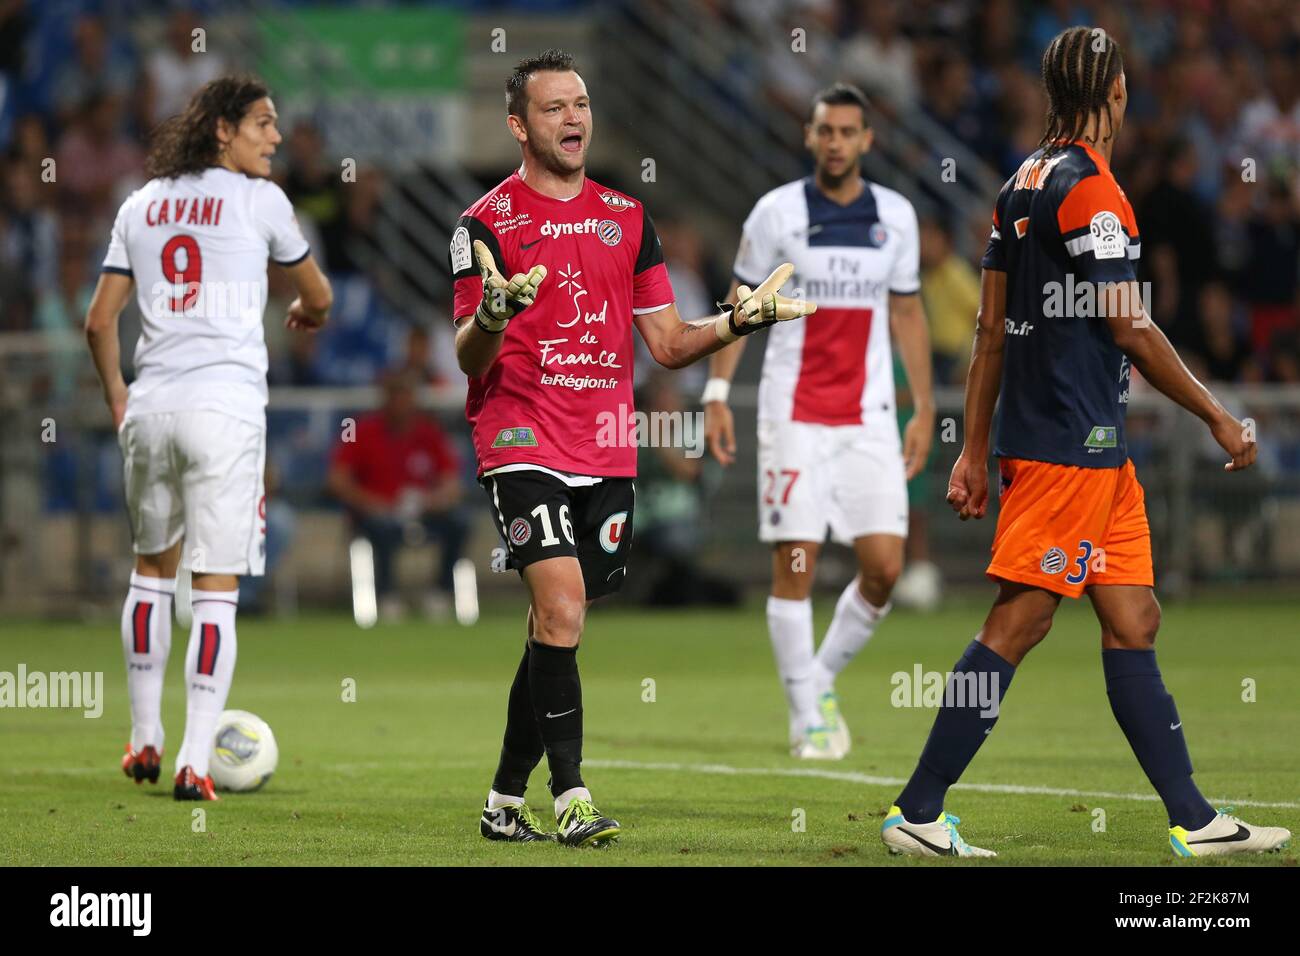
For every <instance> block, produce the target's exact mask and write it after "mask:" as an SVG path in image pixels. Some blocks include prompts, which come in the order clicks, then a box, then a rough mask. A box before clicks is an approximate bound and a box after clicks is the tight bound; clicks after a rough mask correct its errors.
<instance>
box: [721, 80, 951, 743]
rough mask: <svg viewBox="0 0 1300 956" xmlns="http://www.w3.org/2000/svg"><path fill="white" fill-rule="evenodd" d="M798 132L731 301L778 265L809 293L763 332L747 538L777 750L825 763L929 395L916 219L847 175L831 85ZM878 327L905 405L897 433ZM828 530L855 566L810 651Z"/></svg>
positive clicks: (840, 105) (888, 587)
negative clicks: (757, 553)
mask: <svg viewBox="0 0 1300 956" xmlns="http://www.w3.org/2000/svg"><path fill="white" fill-rule="evenodd" d="M805 141H806V145H807V147H808V150H809V151H810V152H811V153H812V156H813V160H814V164H815V169H814V173H813V175H812V176H811V177H809V178H807V179H802V180H798V181H796V182H792V183H787V184H786V185H784V186H781V187H779V188H777V189H774V190H772V191H771V192H770V193H768V194H767V195H765V196H764V197H763V198H762V199H760V200H759V201H758V203H757V204H756V205H755V206H754V209H753V211H752V212H751V213H750V215H749V218H748V219H746V221H745V226H744V232H743V235H742V238H741V243H740V249H739V251H738V252H737V253H736V263H735V269H734V272H735V281H734V282H733V283H732V287H731V295H732V296H734V295H735V292H736V288H737V286H738V285H741V284H752V283H753V281H754V278H755V277H756V276H757V277H760V278H761V277H762V276H763V275H765V274H766V272H767V270H768V269H770V264H771V263H774V262H779V261H784V260H789V261H791V262H793V263H794V265H795V278H794V281H795V284H796V286H797V287H798V288H799V289H800V292H799V295H801V296H805V297H807V298H809V299H813V300H815V301H816V302H817V303H818V311H817V315H816V316H815V317H814V318H812V319H810V320H809V322H814V323H816V326H815V327H812V326H809V325H808V324H807V323H803V322H791V323H787V324H784V325H778V326H775V327H773V328H772V329H771V330H770V332H769V334H768V340H767V350H766V352H765V353H764V356H763V377H762V381H761V383H760V385H759V399H758V401H759V408H758V495H759V502H758V513H759V538H760V539H761V540H763V541H765V542H769V543H771V545H772V591H771V595H770V597H769V598H768V602H767V620H768V630H769V633H770V635H771V639H772V647H773V650H774V652H775V656H776V663H777V669H778V671H779V672H780V675H781V679H782V681H783V683H784V685H785V690H786V700H787V703H788V704H789V708H790V746H791V751H792V752H793V753H794V754H795V756H798V757H803V758H809V759H840V758H842V757H843V756H844V755H845V754H847V753H848V750H849V744H850V737H849V732H848V728H847V726H846V725H845V723H844V718H843V715H842V714H841V712H840V707H839V701H838V698H837V697H836V695H835V686H834V682H835V677H836V675H838V674H839V673H840V671H841V670H843V669H844V667H845V665H847V664H848V662H849V661H850V660H852V659H853V657H854V655H855V654H857V653H858V651H860V650H861V649H862V648H863V646H865V645H866V643H867V641H868V640H869V639H870V638H871V635H872V634H873V633H874V631H875V629H876V627H877V626H878V625H879V624H880V622H881V620H883V618H884V617H885V615H886V614H887V613H889V608H890V601H889V598H890V594H891V592H892V590H893V587H894V582H895V581H896V580H897V578H898V575H899V573H900V572H901V570H902V566H903V544H904V542H905V540H906V537H907V480H908V479H910V478H911V477H912V476H913V475H915V474H916V473H917V472H918V471H920V469H921V468H922V466H923V465H924V463H925V460H926V456H927V455H928V454H929V450H930V440H931V435H932V433H933V429H934V400H933V395H932V392H931V385H930V340H929V332H928V330H927V328H926V319H925V313H924V311H923V309H922V306H921V301H920V296H919V295H918V292H919V291H920V278H919V271H918V236H917V225H916V213H915V211H914V210H913V209H912V205H911V203H909V202H908V201H907V200H906V199H904V198H903V197H902V196H901V195H899V194H898V193H896V192H894V191H893V190H890V189H885V188H884V187H882V186H878V185H876V184H875V183H869V182H866V181H865V180H863V179H862V177H861V175H860V172H859V159H860V157H861V156H862V154H863V153H865V152H867V150H869V149H870V148H871V142H872V130H871V126H870V123H869V120H868V104H867V100H866V97H865V96H864V95H863V94H862V92H861V91H860V90H858V89H856V88H855V87H852V86H848V85H846V84H836V85H835V86H832V87H830V88H828V89H826V90H823V91H822V92H821V93H819V94H817V96H816V97H815V98H814V100H813V104H812V113H811V116H810V119H809V122H808V125H807V126H806V127H805ZM891 329H892V333H893V338H894V340H895V341H897V343H898V348H899V352H900V354H901V356H902V359H903V365H904V368H905V369H906V371H907V377H908V383H909V385H910V386H911V390H912V396H913V401H914V403H915V408H916V411H915V414H914V415H913V417H912V419H911V421H910V422H909V423H908V426H907V429H906V433H905V434H904V436H903V438H902V441H901V442H900V440H899V434H898V425H897V421H896V419H895V410H894V376H893V365H892V353H891V347H890V339H891ZM743 347H744V342H743V340H742V341H740V342H737V343H735V344H734V345H731V346H729V347H727V348H725V349H723V350H722V351H720V352H717V353H715V354H714V355H713V357H712V359H711V360H710V380H709V383H708V385H707V386H706V387H705V392H704V396H703V403H704V407H705V434H706V436H707V438H708V442H709V447H710V449H711V450H712V452H713V454H714V455H715V456H716V457H717V458H718V460H719V461H720V462H722V464H724V465H729V464H731V462H732V461H734V455H735V427H734V422H733V419H732V415H731V410H730V409H729V408H728V406H727V392H728V390H729V387H730V382H731V378H732V375H733V374H734V373H735V370H736V366H737V364H738V363H739V361H740V355H741V349H742V348H743ZM827 531H829V532H830V533H831V536H832V538H833V539H834V540H835V541H837V542H840V543H842V544H846V545H850V546H852V548H853V550H854V553H855V555H856V557H857V564H858V574H857V576H856V578H855V579H854V580H853V581H852V582H851V583H850V584H849V585H848V586H847V587H846V588H845V589H844V592H843V594H841V595H840V598H839V601H838V603H837V604H836V606H835V616H834V619H833V620H832V621H831V625H830V628H829V630H828V631H827V632H826V637H825V639H824V640H823V641H822V643H821V646H820V647H819V648H818V649H817V651H816V653H815V654H814V651H813V614H812V600H811V594H812V586H813V577H814V573H815V570H816V563H817V557H818V553H819V551H820V550H821V546H822V542H823V541H824V540H825V538H826V533H827Z"/></svg>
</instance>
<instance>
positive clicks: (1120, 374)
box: [881, 27, 1291, 856]
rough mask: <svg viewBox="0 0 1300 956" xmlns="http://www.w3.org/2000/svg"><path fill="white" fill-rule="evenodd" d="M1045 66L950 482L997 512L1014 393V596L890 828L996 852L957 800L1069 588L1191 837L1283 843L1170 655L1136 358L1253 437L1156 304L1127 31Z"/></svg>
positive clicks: (1185, 836)
mask: <svg viewBox="0 0 1300 956" xmlns="http://www.w3.org/2000/svg"><path fill="white" fill-rule="evenodd" d="M1042 70H1043V81H1044V85H1045V86H1046V88H1047V94H1048V101H1049V112H1048V122H1047V130H1046V132H1045V133H1044V134H1043V138H1042V142H1041V144H1040V148H1039V149H1038V150H1037V151H1036V152H1034V153H1033V154H1032V155H1031V156H1030V157H1029V158H1028V159H1026V160H1025V162H1024V163H1023V164H1022V165H1021V167H1020V170H1019V171H1018V172H1017V173H1016V174H1015V175H1014V176H1012V177H1011V178H1010V179H1009V180H1007V183H1006V185H1004V186H1003V187H1002V191H1001V192H1000V193H999V194H998V198H997V202H996V204H995V206H994V212H993V227H992V231H991V234H990V237H989V243H988V250H987V252H986V253H985V255H984V262H983V265H984V270H983V278H982V291H981V296H980V311H979V316H978V319H977V325H976V333H975V346H974V351H973V354H972V357H971V367H970V375H969V377H968V379H967V383H966V418H965V444H964V447H963V448H962V452H961V455H960V456H959V457H958V459H957V463H956V464H955V465H954V466H953V470H952V479H951V481H950V483H949V485H948V503H949V504H950V505H951V506H952V508H953V509H954V510H955V511H957V512H958V514H959V516H960V517H961V519H962V520H963V521H964V520H966V519H968V518H977V519H978V518H982V517H983V516H984V513H985V511H986V509H987V506H988V456H989V446H988V443H989V429H990V425H991V423H992V419H993V413H994V406H995V405H996V407H997V417H998V423H997V441H996V443H995V445H994V446H993V449H992V451H993V455H994V456H995V457H996V458H998V459H999V465H1000V489H999V490H1000V504H999V513H998V525H997V531H996V533H995V535H994V538H993V559H992V561H991V562H990V563H989V567H988V575H989V577H990V578H992V579H993V580H994V581H995V582H997V584H998V595H997V598H996V599H995V601H994V603H993V609H992V610H991V611H990V612H989V615H988V617H987V618H986V619H985V621H984V627H983V628H982V629H981V630H980V632H979V634H978V635H977V636H976V638H975V640H973V641H971V642H970V644H969V645H968V646H967V648H966V651H965V653H964V654H963V655H962V657H961V658H960V660H958V661H957V663H956V665H955V666H954V667H953V669H952V670H953V677H952V678H951V680H950V682H949V685H948V688H949V691H955V690H956V689H957V688H959V687H961V686H964V687H972V686H978V687H983V688H990V689H991V692H990V691H989V690H986V691H985V692H983V693H980V694H978V695H967V694H965V693H964V692H960V691H957V692H953V693H948V694H945V699H944V702H943V705H942V706H941V707H940V709H939V714H938V716H937V717H936V718H935V721H934V727H933V729H932V730H931V731H930V737H929V739H928V740H927V741H926V744H925V748H924V749H923V750H922V752H921V759H920V761H919V762H918V763H917V766H916V769H915V771H914V772H913V773H912V777H911V779H910V780H908V782H907V786H906V787H904V789H903V792H902V793H901V794H900V795H899V797H898V800H897V802H896V804H895V806H894V807H893V808H892V809H891V811H890V813H889V815H888V816H887V817H886V819H885V821H884V823H883V825H882V828H881V837H882V838H883V840H884V842H885V845H886V846H888V847H889V849H890V850H891V851H893V852H895V853H908V854H913V855H918V856H993V855H995V854H993V853H992V852H991V851H989V850H984V849H980V848H978V847H973V846H971V845H969V844H968V843H966V842H965V840H963V839H962V838H961V836H960V835H959V834H958V832H957V823H958V822H959V821H958V820H957V818H956V817H954V816H952V815H951V814H949V813H947V812H946V811H945V810H944V798H945V796H946V794H947V792H948V788H949V787H951V786H952V785H953V784H954V783H955V782H956V781H957V779H958V778H959V777H960V776H961V774H962V771H963V770H965V768H966V766H967V765H968V764H969V763H970V761H971V760H972V759H973V758H974V757H975V754H976V752H977V751H978V750H979V748H980V746H981V744H983V742H984V741H985V740H986V739H988V737H989V735H990V734H991V733H992V731H993V729H994V725H995V724H996V723H997V718H998V713H999V710H1000V701H1001V698H1002V695H1003V694H1005V693H1006V692H1007V688H1008V686H1009V685H1010V683H1011V680H1012V677H1013V676H1014V675H1015V673H1016V668H1017V667H1018V666H1019V664H1020V662H1021V660H1022V659H1023V658H1024V657H1025V655H1026V654H1028V653H1029V652H1030V650H1032V649H1033V647H1034V646H1035V645H1036V644H1037V643H1038V642H1039V641H1041V640H1043V638H1044V637H1046V636H1047V632H1048V629H1049V628H1050V627H1051V626H1052V618H1053V616H1054V615H1055V613H1056V608H1057V606H1058V605H1059V604H1060V601H1061V598H1062V597H1070V598H1078V597H1080V596H1081V595H1083V594H1085V593H1086V594H1087V595H1088V598H1089V599H1090V600H1091V602H1092V607H1093V610H1094V611H1095V612H1096V615H1097V620H1098V623H1099V624H1100V625H1101V662H1102V671H1103V673H1104V675H1105V679H1106V695H1107V697H1108V698H1109V700H1110V707H1111V711H1112V712H1113V713H1114V716H1115V720H1116V722H1117V723H1118V724H1119V726H1120V730H1122V731H1123V733H1124V736H1125V737H1126V738H1127V739H1128V743H1129V746H1130V747H1131V748H1132V750H1133V754H1134V756H1135V757H1137V760H1138V763H1139V764H1140V765H1141V767H1142V769H1143V771H1145V773H1146V775H1147V779H1148V780H1150V782H1151V785H1152V787H1153V788H1154V789H1155V790H1156V792H1157V793H1158V794H1159V795H1160V799H1161V801H1162V802H1163V803H1164V807H1165V813H1166V814H1167V816H1168V818H1169V842H1170V846H1171V847H1172V848H1173V850H1174V852H1175V853H1176V854H1178V855H1179V856H1205V855H1210V854H1215V855H1218V854H1226V853H1240V852H1243V851H1249V852H1254V851H1266V850H1272V849H1275V848H1277V847H1279V846H1281V845H1282V844H1283V843H1284V842H1285V841H1286V840H1288V839H1289V838H1290V836H1291V834H1290V833H1289V832H1288V831H1287V830H1285V829H1283V828H1281V827H1260V826H1253V825H1250V824H1246V823H1243V822H1242V821H1241V820H1238V819H1237V818H1236V817H1234V816H1231V815H1230V814H1229V813H1228V812H1226V811H1219V812H1216V811H1215V808H1214V807H1212V806H1211V805H1210V804H1209V803H1208V802H1207V801H1206V799H1205V798H1204V797H1203V796H1202V795H1201V792H1200V790H1199V789H1197V786H1196V784H1195V783H1194V782H1193V780H1192V761H1191V758H1190V757H1189V756H1188V750H1187V743H1186V741H1185V739H1184V736H1183V718H1182V717H1181V716H1179V713H1178V710H1177V709H1176V708H1175V707H1174V699H1173V697H1171V696H1170V694H1169V692H1168V691H1167V690H1166V689H1165V685H1164V681H1163V680H1162V679H1161V676H1160V668H1159V666H1157V664H1156V652H1155V639H1156V631H1157V629H1158V628H1159V626H1160V605H1159V604H1158V603H1157V601H1156V597H1155V592H1154V589H1153V585H1154V578H1153V575H1152V564H1151V533H1150V531H1149V530H1148V527H1147V516H1146V507H1145V504H1144V500H1143V494H1142V486H1141V485H1139V484H1138V481H1137V476H1136V474H1135V473H1134V470H1133V463H1132V462H1131V461H1130V460H1129V458H1128V450H1127V447H1126V445H1125V439H1124V413H1125V410H1126V409H1127V407H1128V397H1129V374H1130V372H1129V369H1130V363H1131V365H1132V367H1135V368H1137V369H1138V371H1140V372H1141V373H1142V374H1143V376H1144V377H1145V378H1146V380H1147V381H1148V382H1149V383H1150V384H1151V385H1152V386H1154V387H1155V388H1156V389H1158V390H1159V391H1160V392H1163V393H1164V394H1165V395H1166V396H1168V397H1169V398H1171V399H1173V400H1174V401H1175V402H1177V403H1178V404H1179V405H1181V406H1183V407H1184V408H1186V409H1187V410H1188V411H1190V412H1192V413H1193V414H1195V415H1196V416H1197V417H1199V418H1200V419H1201V420H1202V421H1204V422H1205V423H1206V425H1208V426H1209V428H1210V433H1211V434H1212V435H1213V436H1214V438H1215V440H1216V441H1217V442H1218V443H1219V445H1220V446H1221V447H1222V448H1223V450H1224V452H1225V453H1226V454H1227V456H1228V457H1229V458H1230V459H1231V460H1230V461H1229V462H1228V463H1227V464H1226V465H1225V468H1226V469H1227V470H1229V471H1236V470H1238V469H1241V468H1247V467H1249V466H1250V465H1251V464H1252V463H1253V462H1254V460H1255V442H1254V439H1253V437H1249V436H1248V433H1247V431H1246V430H1245V429H1244V428H1243V427H1242V423H1241V422H1239V421H1237V420H1236V419H1235V418H1233V417H1232V416H1231V415H1230V414H1228V412H1226V411H1225V410H1224V408H1223V406H1222V405H1221V404H1219V402H1218V401H1216V400H1215V398H1214V396H1213V395H1211V394H1210V393H1209V391H1207V390H1206V389H1205V387H1204V386H1202V385H1201V383H1200V382H1198V381H1197V380H1196V379H1195V378H1193V377H1192V375H1191V373H1190V372H1188V371H1187V368H1186V367H1185V366H1184V365H1183V363H1182V362H1181V361H1180V360H1179V358H1178V354H1177V353H1176V352H1175V351H1174V350H1173V348H1172V347H1171V346H1170V344H1169V340H1168V339H1166V338H1165V335H1164V333H1163V332H1162V331H1160V328H1159V327H1158V326H1156V325H1155V324H1154V323H1153V322H1151V320H1150V318H1149V317H1148V316H1147V314H1146V312H1145V311H1144V309H1143V306H1142V302H1141V296H1140V295H1139V293H1138V291H1137V281H1136V276H1135V273H1134V268H1133V263H1134V261H1136V260H1137V258H1138V256H1139V253H1140V251H1141V243H1140V239H1139V235H1138V228H1137V222H1136V220H1135V219H1134V217H1133V210H1132V209H1131V208H1130V206H1129V202H1128V199H1127V197H1125V195H1124V192H1123V190H1122V189H1120V187H1119V184H1118V183H1117V182H1116V181H1115V177H1114V176H1113V175H1112V173H1111V170H1110V155H1111V150H1112V149H1113V148H1114V145H1115V139H1116V137H1117V136H1118V135H1119V133H1120V131H1121V130H1122V128H1123V124H1124V111H1125V107H1126V106H1127V104H1128V88H1127V86H1126V80H1125V76H1124V66H1123V60H1122V59H1121V54H1120V50H1119V46H1118V44H1116V43H1115V41H1114V40H1113V39H1112V38H1111V37H1110V36H1108V35H1107V33H1106V32H1105V31H1104V30H1101V29H1089V28H1088V27H1071V28H1070V29H1068V30H1065V31H1063V32H1062V33H1060V34H1058V35H1057V36H1056V38H1055V39H1053V40H1052V42H1051V44H1050V45H1049V46H1048V48H1047V50H1046V52H1045V53H1044V54H1043V64H1042ZM1062 288H1076V289H1085V288H1086V289H1088V290H1089V291H1091V292H1092V293H1093V295H1092V297H1091V298H1092V302H1093V303H1094V305H1093V306H1092V307H1088V306H1085V305H1078V303H1086V302H1087V297H1086V295H1085V296H1082V297H1079V298H1077V299H1075V302H1074V303H1072V305H1075V307H1073V308H1069V309H1065V310H1061V309H1057V308H1055V307H1053V306H1050V305H1049V304H1048V303H1049V302H1050V301H1051V300H1052V298H1053V297H1054V296H1059V295H1060V290H1061V289H1062ZM1062 311H1064V313H1065V314H1061V313H1062ZM994 695H996V704H997V705H995V702H994V701H993V697H994ZM973 696H974V697H978V698H979V699H978V701H976V700H972V699H971V697H973ZM1188 719H1189V720H1191V719H1194V714H1192V713H1189V714H1188Z"/></svg>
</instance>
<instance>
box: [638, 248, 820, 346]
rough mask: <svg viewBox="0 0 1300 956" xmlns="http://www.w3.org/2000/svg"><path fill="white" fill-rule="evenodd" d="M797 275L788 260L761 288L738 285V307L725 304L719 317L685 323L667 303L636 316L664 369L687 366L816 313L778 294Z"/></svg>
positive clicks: (805, 304) (806, 304)
mask: <svg viewBox="0 0 1300 956" xmlns="http://www.w3.org/2000/svg"><path fill="white" fill-rule="evenodd" d="M793 272H794V266H793V265H791V264H790V263H788V262H784V263H782V264H781V265H779V266H777V267H776V269H775V270H774V271H773V272H772V274H771V275H769V276H768V277H767V278H766V279H764V280H763V282H762V284H761V285H759V286H758V287H757V288H755V289H752V290H751V289H750V288H749V287H748V286H743V285H742V286H738V287H737V288H736V291H735V295H736V304H735V305H731V304H726V305H724V306H723V309H722V311H721V312H720V313H719V314H717V315H711V316H708V317H706V318H703V319H697V320H695V321H693V322H686V321H683V320H682V317H681V316H680V315H678V313H677V306H676V305H668V306H665V307H664V308H662V309H659V310H657V311H655V312H646V313H643V314H641V315H638V316H635V317H634V321H635V322H636V327H637V329H638V330H639V331H640V332H641V337H642V338H643V339H645V344H646V347H647V348H649V349H650V354H651V355H652V356H653V357H654V360H655V361H656V362H658V363H659V364H660V365H662V366H664V367H665V368H682V367H683V366H686V365H690V364H691V363H692V362H696V361H698V360H699V359H702V358H704V356H706V355H711V354H712V353H714V352H716V351H718V350H719V349H720V348H722V347H723V346H724V345H730V344H731V343H732V342H734V341H736V340H737V339H738V338H740V337H741V336H745V335H749V334H750V333H752V332H757V331H758V330H759V329H764V328H767V327H768V326H769V325H774V324H776V323H777V322H788V321H789V320H791V319H799V318H803V317H804V316H808V315H812V314H813V312H815V311H816V310H817V305H816V304H815V303H813V302H805V301H804V300H803V299H788V298H786V297H785V296H783V295H780V294H779V293H778V290H779V289H780V288H781V286H783V285H785V283H786V282H787V281H789V279H790V275H791V274H792V273H793Z"/></svg>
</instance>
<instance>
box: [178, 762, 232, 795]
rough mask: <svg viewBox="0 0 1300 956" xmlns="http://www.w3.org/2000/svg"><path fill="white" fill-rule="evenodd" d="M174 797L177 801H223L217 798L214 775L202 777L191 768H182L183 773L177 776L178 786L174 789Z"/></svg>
mask: <svg viewBox="0 0 1300 956" xmlns="http://www.w3.org/2000/svg"><path fill="white" fill-rule="evenodd" d="M172 796H173V797H175V798H176V799H177V800H220V799H221V798H220V797H219V796H217V791H216V786H215V784H213V782H212V775H211V774H209V775H208V776H206V777H200V776H199V775H198V774H196V773H195V772H194V770H193V769H192V768H190V767H181V772H180V773H178V774H177V775H176V786H175V787H173V788H172Z"/></svg>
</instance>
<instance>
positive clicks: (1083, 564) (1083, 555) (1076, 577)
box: [1065, 541, 1092, 584]
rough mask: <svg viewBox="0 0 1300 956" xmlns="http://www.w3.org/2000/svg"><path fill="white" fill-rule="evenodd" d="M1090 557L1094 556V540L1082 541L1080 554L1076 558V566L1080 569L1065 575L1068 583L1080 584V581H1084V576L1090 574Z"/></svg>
mask: <svg viewBox="0 0 1300 956" xmlns="http://www.w3.org/2000/svg"><path fill="white" fill-rule="evenodd" d="M1090 557H1092V542H1091V541H1080V542H1079V554H1078V556H1077V557H1076V558H1075V559H1074V564H1075V567H1077V568H1078V569H1079V570H1077V571H1071V572H1070V573H1069V574H1067V575H1066V576H1065V580H1066V582H1067V583H1069V584H1079V583H1080V582H1082V581H1083V579H1084V578H1086V577H1087V576H1088V559H1089V558H1090Z"/></svg>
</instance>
